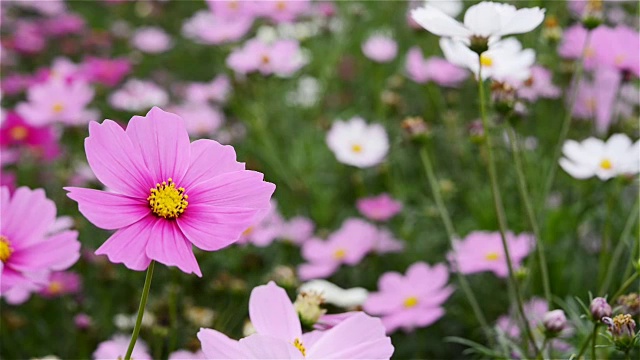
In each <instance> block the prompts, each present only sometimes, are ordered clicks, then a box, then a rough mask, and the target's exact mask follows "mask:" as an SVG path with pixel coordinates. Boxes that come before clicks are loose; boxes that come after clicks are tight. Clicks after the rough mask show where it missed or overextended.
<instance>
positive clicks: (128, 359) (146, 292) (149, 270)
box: [124, 260, 155, 360]
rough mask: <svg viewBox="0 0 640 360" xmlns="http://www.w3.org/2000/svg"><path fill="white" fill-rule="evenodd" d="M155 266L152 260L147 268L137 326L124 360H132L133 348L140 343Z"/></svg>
mask: <svg viewBox="0 0 640 360" xmlns="http://www.w3.org/2000/svg"><path fill="white" fill-rule="evenodd" d="M154 265H155V261H153V260H151V263H150V264H149V268H147V276H146V277H145V279H144V287H143V288H142V296H141V297H140V306H139V307H138V317H137V318H136V326H135V327H134V328H133V334H131V341H130V342H129V348H127V354H126V355H125V356H124V360H131V353H132V352H133V348H134V347H135V346H136V341H138V334H139V333H140V325H142V317H143V316H144V307H145V306H146V305H147V298H148V297H149V289H150V288H151V278H152V277H153V267H154Z"/></svg>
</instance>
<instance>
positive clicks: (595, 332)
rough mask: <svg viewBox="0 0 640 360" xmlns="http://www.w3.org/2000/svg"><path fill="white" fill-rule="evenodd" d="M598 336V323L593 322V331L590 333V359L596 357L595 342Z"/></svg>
mask: <svg viewBox="0 0 640 360" xmlns="http://www.w3.org/2000/svg"><path fill="white" fill-rule="evenodd" d="M597 338H598V323H594V324H593V333H592V334H591V359H593V360H595V359H597V358H596V342H597Z"/></svg>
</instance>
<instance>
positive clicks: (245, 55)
mask: <svg viewBox="0 0 640 360" xmlns="http://www.w3.org/2000/svg"><path fill="white" fill-rule="evenodd" d="M304 64H305V60H304V57H303V56H302V52H301V51H300V45H299V44H298V41H296V40H278V41H276V42H274V43H273V44H267V43H264V42H263V41H262V40H260V39H251V40H248V41H247V42H246V43H245V44H244V46H243V47H242V48H239V49H236V50H234V51H233V52H232V53H231V54H230V55H229V57H227V66H229V68H231V69H232V70H233V71H235V72H237V73H240V74H249V73H252V72H256V71H259V72H260V73H261V74H262V75H271V74H275V75H278V76H282V77H288V76H291V75H293V74H294V73H295V72H296V71H298V70H299V69H300V68H301V67H302V66H304Z"/></svg>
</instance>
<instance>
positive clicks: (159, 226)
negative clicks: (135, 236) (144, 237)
mask: <svg viewBox="0 0 640 360" xmlns="http://www.w3.org/2000/svg"><path fill="white" fill-rule="evenodd" d="M151 232H152V233H153V236H152V237H151V238H150V239H149V241H147V247H146V252H147V256H148V257H149V258H150V259H152V260H156V261H158V262H159V263H162V264H165V265H167V266H177V267H178V268H179V269H180V270H182V271H184V272H185V273H187V274H190V273H194V274H196V275H198V276H200V277H202V272H200V267H199V266H198V261H196V257H195V256H194V255H193V250H192V249H191V243H190V242H189V240H187V238H186V237H185V236H184V234H183V233H182V232H181V231H180V228H179V227H178V225H177V224H176V223H175V222H174V221H173V220H167V219H163V218H156V220H155V224H154V225H153V229H152V230H151Z"/></svg>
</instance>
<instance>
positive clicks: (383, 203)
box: [356, 193, 402, 221]
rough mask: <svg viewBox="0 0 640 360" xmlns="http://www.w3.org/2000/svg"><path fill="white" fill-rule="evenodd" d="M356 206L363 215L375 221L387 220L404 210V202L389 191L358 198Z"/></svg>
mask: <svg viewBox="0 0 640 360" xmlns="http://www.w3.org/2000/svg"><path fill="white" fill-rule="evenodd" d="M356 207H357V208H358V211H360V213H361V214H362V215H363V216H365V217H366V218H368V219H370V220H374V221H387V220H389V219H391V218H392V217H394V216H395V215H397V214H398V213H399V212H400V211H402V203H401V202H399V201H397V200H395V199H393V198H392V197H391V196H389V194H387V193H382V194H380V195H378V196H372V197H367V198H362V199H358V202H357V203H356Z"/></svg>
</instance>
